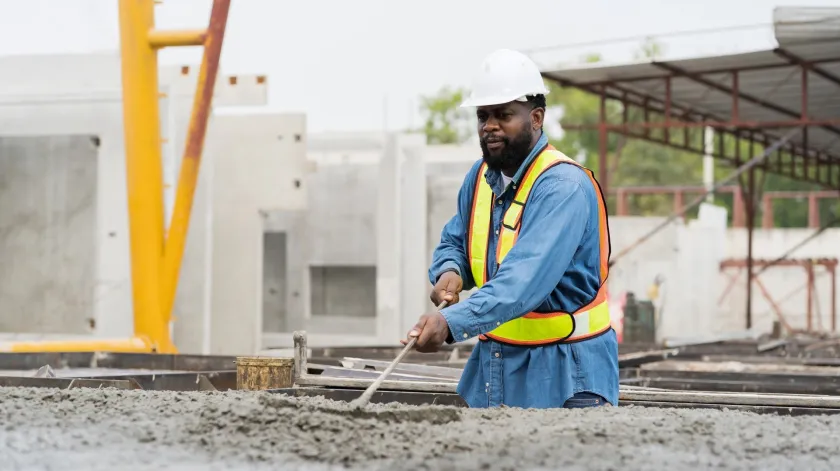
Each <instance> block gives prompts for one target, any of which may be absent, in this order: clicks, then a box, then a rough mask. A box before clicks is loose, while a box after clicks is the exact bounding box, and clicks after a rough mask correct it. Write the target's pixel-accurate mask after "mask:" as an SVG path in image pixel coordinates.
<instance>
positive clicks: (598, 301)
mask: <svg viewBox="0 0 840 471" xmlns="http://www.w3.org/2000/svg"><path fill="white" fill-rule="evenodd" d="M559 164H570V165H575V166H577V167H579V168H581V169H583V170H584V171H585V172H586V174H587V175H588V176H589V179H590V180H591V181H592V185H593V186H594V187H595V188H596V189H597V190H598V194H599V196H600V197H599V198H598V215H599V218H598V226H599V231H598V233H599V237H600V250H601V263H600V279H601V284H600V286H599V288H598V292H597V294H596V295H595V297H594V299H593V300H592V301H591V302H590V303H588V304H587V305H585V306H581V307H580V309H578V310H576V311H575V312H573V313H568V312H529V313H525V314H524V315H522V316H521V317H518V318H516V319H513V320H511V321H508V322H505V323H504V324H502V325H500V326H498V327H496V328H495V329H493V330H492V331H491V332H489V333H487V334H485V335H482V336H479V338H480V339H482V340H486V338H488V337H489V338H491V339H493V340H496V341H499V342H502V343H508V344H513V345H547V344H552V343H569V342H576V341H580V340H584V339H587V338H591V337H595V336H597V335H599V334H602V333H604V332H606V331H607V330H609V329H610V312H609V305H608V301H607V287H606V281H607V275H608V273H609V257H610V253H609V252H610V250H609V247H610V241H609V229H608V227H607V205H606V202H605V200H604V195H603V193H602V192H601V187H600V185H599V184H598V181H597V180H596V179H595V175H594V174H593V173H592V171H591V170H589V169H587V168H585V167H583V166H581V165H580V164H578V163H577V162H575V161H574V160H572V159H570V158H568V157H566V156H565V155H563V154H562V153H560V152H559V151H557V150H556V149H555V148H554V147H552V146H550V145H549V146H547V147H546V148H545V150H543V151H542V152H541V153H540V154H539V155H538V156H537V157H536V158H535V159H534V161H533V162H532V163H531V165H530V167H529V168H528V170H527V171H526V172H525V175H524V177H523V178H522V181H521V183H520V185H519V188H516V187H514V188H516V195H515V196H514V198H513V202H512V203H511V205H510V208H508V210H507V211H506V212H505V214H504V217H503V218H502V227H501V228H500V232H499V241H498V243H497V244H496V261H497V263H499V264H501V263H503V261H504V259H505V256H506V255H507V254H508V252H510V250H511V249H512V248H513V246H514V244H516V237H517V235H518V234H519V230H520V228H521V225H522V213H523V212H524V211H525V208H527V203H528V196H529V195H530V193H531V189H532V188H533V187H534V183H535V182H536V181H537V178H539V176H540V175H542V173H543V172H545V171H546V170H548V169H549V168H551V167H553V166H555V165H559ZM486 170H487V166H486V164H482V166H481V168H480V169H479V171H478V176H477V177H476V185H475V194H474V195H473V203H472V213H471V215H470V225H469V234H468V241H467V245H468V251H469V260H470V268H471V271H472V275H473V279H474V280H475V284H476V287H481V286H482V285H483V284H484V283H486V282H487V281H488V280H487V260H488V253H487V252H488V247H489V238H490V230H491V227H490V226H491V222H492V211H493V203H494V201H495V199H496V195H494V194H493V190H492V189H490V185H488V184H487V181H486V180H485V178H484V173H485V172H486ZM523 282H526V283H527V280H523Z"/></svg>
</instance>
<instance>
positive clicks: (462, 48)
mask: <svg viewBox="0 0 840 471" xmlns="http://www.w3.org/2000/svg"><path fill="white" fill-rule="evenodd" d="M117 3H118V2H117V0H26V1H21V0H0V11H2V12H3V14H2V15H0V55H20V54H44V53H53V54H54V53H84V52H100V51H109V50H116V49H117V48H118V46H119V44H118V40H119V39H118V38H119V31H118V24H117ZM210 5H211V1H210V0H163V2H162V4H161V5H159V6H157V7H156V15H157V18H156V20H157V26H158V27H159V28H199V27H204V26H206V23H207V19H208V17H209V13H210ZM514 5H516V6H514ZM776 6H840V0H804V1H800V0H785V1H784V3H777V2H776V1H773V0H704V1H696V0H681V1H676V0H672V1H668V2H666V1H664V0H659V1H657V0H587V1H568V0H553V1H552V0H518V1H517V2H502V1H499V0H484V1H474V0H447V1H444V0H426V1H424V2H407V1H399V0H391V1H387V0H355V1H349V0H311V1H309V2H301V1H286V0H232V6H231V12H230V17H229V20H228V26H227V34H226V36H225V40H224V49H223V51H222V61H221V68H222V70H221V73H223V74H237V73H242V74H265V75H267V76H268V84H269V91H268V108H269V109H270V110H271V111H278V112H298V113H300V112H302V113H306V115H307V127H308V129H309V131H310V132H327V131H372V130H381V129H388V130H395V129H405V128H408V127H419V126H421V124H422V119H423V118H422V116H421V115H420V113H419V110H418V107H419V97H420V96H421V95H424V94H431V93H434V92H435V91H437V90H438V89H440V87H442V86H445V85H451V86H469V84H470V82H471V80H472V76H473V74H474V73H475V71H477V70H478V67H479V65H480V64H481V61H482V59H483V57H484V56H485V55H487V54H488V53H490V52H492V51H493V50H495V49H497V48H502V47H507V48H513V49H519V50H521V51H523V52H526V53H530V54H531V55H532V57H533V58H534V59H535V60H536V61H537V63H538V64H540V65H541V66H544V67H548V66H553V67H557V66H558V64H563V65H565V66H569V65H573V64H574V63H575V62H576V61H579V59H580V58H581V57H583V56H584V55H585V54H588V53H593V52H598V53H601V54H603V55H604V58H605V60H606V61H608V62H625V61H629V60H632V59H633V52H634V50H635V49H636V48H637V47H638V45H639V42H640V41H639V40H636V39H633V40H627V41H623V42H613V43H610V44H591V43H593V42H599V41H600V42H603V41H606V40H610V39H614V38H641V37H644V36H653V37H659V40H660V41H661V42H662V43H663V44H664V45H665V56H664V57H665V58H668V59H673V58H686V57H696V56H704V55H713V54H726V53H734V52H745V51H751V50H758V49H764V48H768V47H773V46H774V45H775V40H774V39H773V34H772V28H771V26H770V24H771V23H772V20H773V8H774V7H776ZM742 25H757V26H755V27H753V28H751V29H744V30H738V31H729V32H714V33H703V34H695V35H690V36H667V35H666V36H664V37H662V36H660V35H663V34H667V33H674V32H680V31H696V30H708V29H714V28H728V27H733V26H742ZM762 25H763V26H762ZM582 43H583V44H586V43H590V44H589V45H580V44H582ZM575 45H578V46H575ZM552 46H559V47H558V48H557V49H551V50H549V49H546V48H548V47H552ZM200 53H201V51H200V48H179V49H167V50H165V51H163V52H162V53H161V55H160V62H161V64H197V63H198V62H199V61H200ZM2 73H6V72H2ZM56 76H57V77H60V72H59V71H57V74H56Z"/></svg>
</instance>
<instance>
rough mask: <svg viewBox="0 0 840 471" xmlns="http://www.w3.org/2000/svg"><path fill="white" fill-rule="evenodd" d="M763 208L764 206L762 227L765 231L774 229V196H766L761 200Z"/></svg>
mask: <svg viewBox="0 0 840 471" xmlns="http://www.w3.org/2000/svg"><path fill="white" fill-rule="evenodd" d="M761 199H762V201H761V206H762V214H761V227H763V228H764V229H772V228H773V224H774V222H773V196H771V195H768V194H766V193H765V194H764V196H763V197H762V198H761Z"/></svg>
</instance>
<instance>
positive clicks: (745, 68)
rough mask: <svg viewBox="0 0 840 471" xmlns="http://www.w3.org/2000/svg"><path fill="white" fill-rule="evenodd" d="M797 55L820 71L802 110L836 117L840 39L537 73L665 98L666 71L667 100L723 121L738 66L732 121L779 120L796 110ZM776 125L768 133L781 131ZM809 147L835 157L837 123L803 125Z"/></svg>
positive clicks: (839, 137) (839, 154) (839, 146)
mask: <svg viewBox="0 0 840 471" xmlns="http://www.w3.org/2000/svg"><path fill="white" fill-rule="evenodd" d="M797 59H800V60H803V61H806V62H809V63H816V68H818V69H819V70H820V71H821V73H820V74H818V73H815V72H810V73H809V74H808V103H807V107H808V115H809V117H810V118H811V119H815V120H816V119H840V39H838V40H835V41H823V42H815V43H801V44H793V45H789V46H787V47H785V48H777V49H774V50H766V51H756V52H748V53H743V54H734V55H727V56H718V57H703V58H697V59H685V60H675V61H652V62H641V63H639V62H637V63H630V64H624V65H599V64H597V63H596V64H592V65H587V66H582V67H578V68H574V69H561V70H544V71H543V75H544V76H545V77H546V78H548V79H552V80H555V81H557V82H559V83H561V84H564V85H569V86H578V87H581V88H586V87H592V86H594V85H600V84H604V83H611V84H613V85H618V86H619V87H620V88H621V89H624V90H628V91H630V92H634V93H637V94H640V95H643V96H648V97H650V98H652V99H654V100H658V101H660V102H664V101H665V80H664V78H665V77H669V76H670V77H672V78H671V102H672V105H673V106H675V107H679V108H682V109H689V108H690V109H692V110H693V111H695V112H696V113H697V114H702V115H707V116H709V117H710V119H715V120H721V121H730V120H731V118H732V97H731V94H730V93H729V92H727V91H728V90H731V88H732V73H731V72H732V71H733V70H738V71H739V72H738V82H739V84H738V85H739V87H738V88H739V92H740V98H739V104H738V114H739V120H741V121H765V122H770V121H772V122H778V121H791V120H796V119H798V118H799V115H800V113H801V108H802V106H801V69H800V68H799V67H798V66H797V65H795V62H796V60H797ZM675 70H676V71H685V72H687V73H688V74H690V75H692V76H693V77H686V76H685V74H681V73H679V72H676V73H675V72H674V71H675ZM698 77H699V80H698ZM832 78H836V81H835V80H832ZM702 82H705V83H702ZM631 96H632V95H631ZM783 111H784V112H783ZM775 131H777V132H776V133H774V135H780V134H781V133H779V132H778V130H775ZM792 140H793V141H794V142H796V143H797V144H799V145H801V144H802V140H803V138H802V135H801V134H799V135H797V136H796V137H795V138H794V139H792ZM808 147H809V148H811V149H816V150H821V151H823V152H824V153H826V154H828V155H830V156H833V157H834V158H837V159H838V164H840V124H838V125H832V126H830V129H826V128H824V127H816V126H813V127H810V128H809V131H808Z"/></svg>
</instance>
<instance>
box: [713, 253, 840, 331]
mask: <svg viewBox="0 0 840 471" xmlns="http://www.w3.org/2000/svg"><path fill="white" fill-rule="evenodd" d="M749 262H750V261H749V260H747V259H726V260H722V261H721V262H720V271H721V272H725V271H726V270H727V269H730V268H737V269H738V272H737V273H736V274H735V275H730V276H729V278H730V281H731V283H729V284H728V286H727V289H726V290H724V292H723V293H722V294H721V297H720V298H719V299H718V303H720V302H721V301H722V300H723V298H724V297H726V295H727V294H728V293H729V291H730V290H731V289H732V287H733V286H734V285H735V283H734V282H735V280H736V279H737V278H738V277H739V275H740V271H741V269H744V268H748V267H749V266H751V265H752V266H758V267H761V269H762V270H761V271H760V272H758V273H752V274H751V276H750V277H749V279H748V280H747V283H748V285H747V286H749V285H750V284H752V283H755V284H756V286H758V288H759V289H760V290H761V292H762V295H763V296H764V297H765V299H767V302H769V303H770V307H771V308H772V309H773V311H774V312H775V313H776V316H777V317H778V318H779V321H780V322H781V324H782V325H783V326H784V328H785V329H786V330H788V331H789V332H796V329H793V328H792V327H791V326H790V324H788V322H787V320H786V319H785V317H784V315H783V314H782V311H781V309H780V308H779V305H778V304H777V303H776V301H775V300H774V299H773V297H772V296H771V295H770V293H769V291H767V288H766V287H765V286H764V284H763V283H761V280H760V279H759V278H758V276H759V275H760V274H761V273H763V272H764V271H765V270H766V269H767V268H770V267H802V268H803V269H804V270H805V274H806V280H807V281H806V283H805V285H804V286H803V287H800V288H798V289H796V290H794V291H793V292H791V293H787V296H786V297H789V296H790V295H793V294H795V293H796V292H798V291H801V290H802V288H806V289H807V300H806V302H807V308H806V322H807V326H806V329H805V332H812V331H813V307H814V304H815V303H816V302H817V301H816V296H815V291H816V287H815V281H816V276H815V272H814V267H817V266H822V267H825V269H826V272H827V273H828V274H829V276H830V278H831V280H830V284H831V300H830V303H831V306H830V307H829V316H830V318H831V331H832V332H837V265H838V260H837V259H836V258H814V259H811V258H803V259H783V260H752V261H751V263H749ZM748 295H750V294H749V292H748ZM749 314H751V313H749ZM749 314H748V315H749ZM747 322H748V323H749V322H750V320H749V319H748V321H747Z"/></svg>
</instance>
